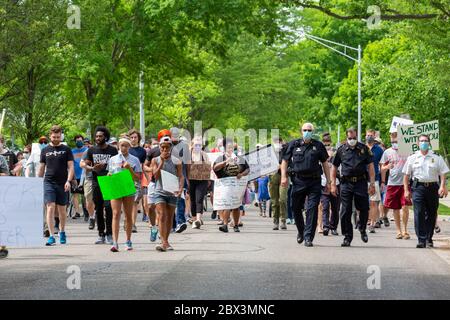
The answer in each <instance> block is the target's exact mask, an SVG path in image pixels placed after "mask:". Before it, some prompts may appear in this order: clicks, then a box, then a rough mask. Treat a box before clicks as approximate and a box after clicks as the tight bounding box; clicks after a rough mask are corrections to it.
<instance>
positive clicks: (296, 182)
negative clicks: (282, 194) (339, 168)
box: [281, 123, 331, 247]
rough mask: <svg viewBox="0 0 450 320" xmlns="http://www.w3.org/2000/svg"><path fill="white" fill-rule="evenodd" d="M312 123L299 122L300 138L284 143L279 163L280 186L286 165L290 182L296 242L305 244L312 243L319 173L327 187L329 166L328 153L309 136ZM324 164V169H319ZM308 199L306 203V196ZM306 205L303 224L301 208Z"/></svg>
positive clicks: (285, 184) (285, 179)
mask: <svg viewBox="0 0 450 320" xmlns="http://www.w3.org/2000/svg"><path fill="white" fill-rule="evenodd" d="M313 131H314V126H313V125H312V124H311V123H305V124H304V125H303V126H302V135H303V136H302V138H301V139H296V140H293V141H291V142H289V144H288V145H287V147H286V150H285V152H284V154H283V157H282V158H283V161H282V163H281V186H282V187H283V188H287V187H288V167H289V168H290V176H291V179H292V183H293V189H292V210H293V212H294V218H295V224H296V226H297V230H298V234H297V243H299V244H300V243H302V242H303V240H305V246H306V247H312V246H313V240H314V236H315V232H316V228H317V216H318V211H319V203H320V196H321V194H322V186H321V175H322V173H325V177H326V182H327V184H326V189H329V185H330V183H331V180H330V168H329V166H327V165H323V164H325V162H326V161H327V160H328V153H327V150H326V149H325V146H324V145H323V143H322V142H320V141H318V140H315V139H313V138H312V134H313ZM322 168H323V170H322ZM306 197H308V201H307V203H306V205H305V199H306ZM304 208H305V209H306V224H305V222H304V220H303V213H302V211H303V209H304Z"/></svg>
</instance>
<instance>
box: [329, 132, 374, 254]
mask: <svg viewBox="0 0 450 320" xmlns="http://www.w3.org/2000/svg"><path fill="white" fill-rule="evenodd" d="M339 166H341V179H340V182H341V189H340V191H341V212H340V216H341V228H342V234H343V235H344V242H343V243H342V245H341V246H342V247H349V246H350V243H351V242H352V240H353V226H352V222H351V218H352V207H353V200H355V207H356V210H358V211H359V231H360V233H361V239H362V241H363V242H367V241H369V239H368V237H367V232H366V226H367V220H368V217H369V194H370V195H373V194H374V193H375V168H374V166H373V155H372V152H371V151H370V149H369V148H368V147H367V146H366V145H365V144H363V143H361V142H358V141H357V137H356V130H355V129H353V128H350V129H347V143H345V144H343V145H341V146H340V147H339V149H338V150H337V152H336V155H335V157H334V159H333V166H332V168H331V193H332V194H333V195H337V188H336V172H337V168H338V167H339ZM368 180H370V184H369V188H367V182H368Z"/></svg>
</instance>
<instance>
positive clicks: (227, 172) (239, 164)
mask: <svg viewBox="0 0 450 320" xmlns="http://www.w3.org/2000/svg"><path fill="white" fill-rule="evenodd" d="M226 160H227V158H226V156H225V155H222V156H220V157H218V158H217V159H216V161H214V165H216V164H218V163H220V162H224V161H226ZM248 168H249V165H248V163H247V161H246V160H245V159H244V158H242V157H238V158H237V159H236V161H235V164H228V165H226V166H225V167H223V168H222V169H220V170H217V171H216V170H214V173H215V174H216V176H217V178H219V179H222V178H227V177H236V176H237V175H238V174H239V173H242V172H244V171H245V170H247V169H248Z"/></svg>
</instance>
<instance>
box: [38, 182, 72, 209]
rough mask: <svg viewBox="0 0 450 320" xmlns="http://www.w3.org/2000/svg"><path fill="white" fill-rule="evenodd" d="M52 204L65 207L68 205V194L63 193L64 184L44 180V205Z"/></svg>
mask: <svg viewBox="0 0 450 320" xmlns="http://www.w3.org/2000/svg"><path fill="white" fill-rule="evenodd" d="M52 202H54V203H56V204H57V205H58V206H66V205H67V204H68V203H69V193H68V192H66V191H64V184H57V183H54V182H50V181H45V180H44V203H45V204H48V203H52Z"/></svg>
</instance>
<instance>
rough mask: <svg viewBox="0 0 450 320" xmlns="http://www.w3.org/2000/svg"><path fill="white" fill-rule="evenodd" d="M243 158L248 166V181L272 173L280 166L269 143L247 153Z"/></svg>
mask: <svg viewBox="0 0 450 320" xmlns="http://www.w3.org/2000/svg"><path fill="white" fill-rule="evenodd" d="M244 158H245V160H247V163H248V164H249V166H250V173H249V174H248V176H247V177H248V180H249V181H251V180H255V179H257V178H259V177H261V176H265V175H268V174H271V173H274V172H276V171H278V169H279V166H280V164H279V162H278V157H277V154H276V153H275V150H274V149H273V147H272V145H270V144H268V145H267V146H264V147H261V148H259V150H254V151H251V152H249V153H247V154H246V155H245V156H244Z"/></svg>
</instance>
